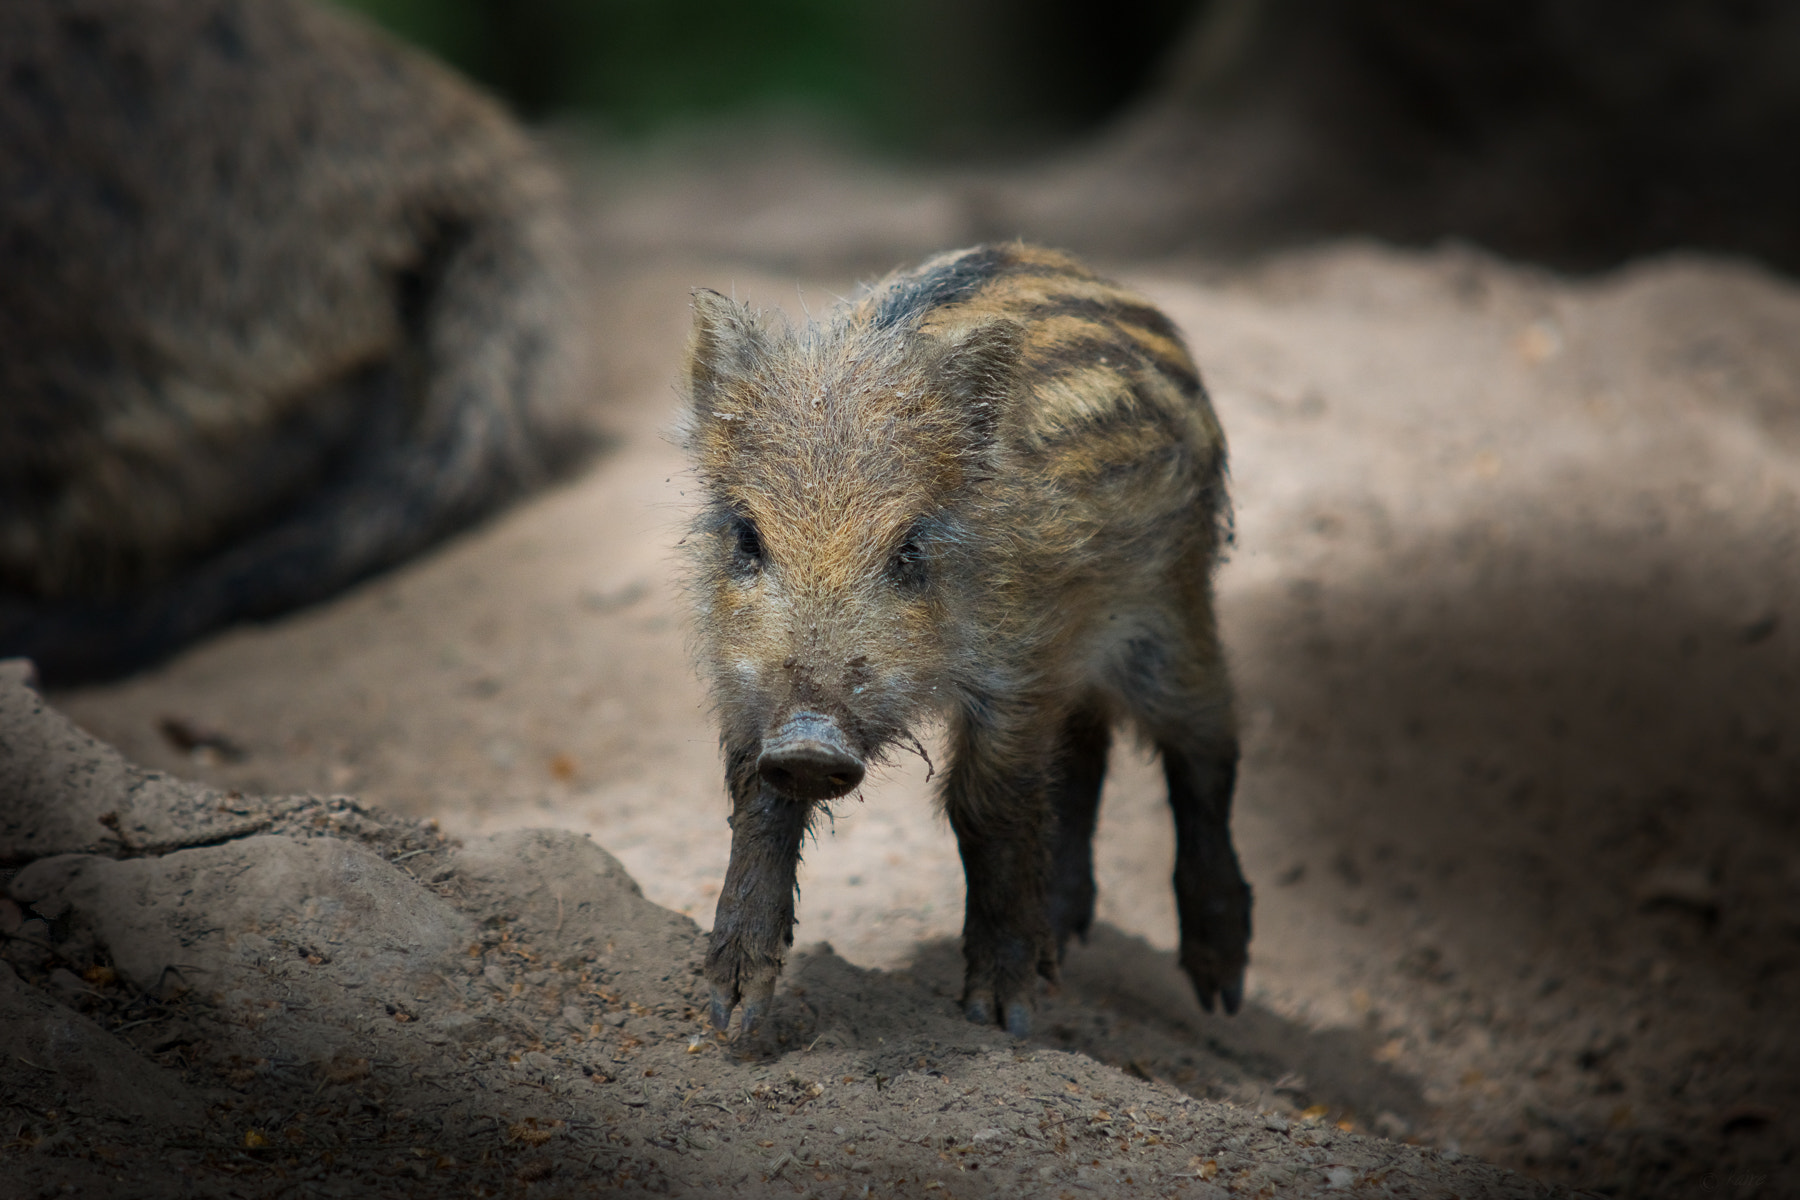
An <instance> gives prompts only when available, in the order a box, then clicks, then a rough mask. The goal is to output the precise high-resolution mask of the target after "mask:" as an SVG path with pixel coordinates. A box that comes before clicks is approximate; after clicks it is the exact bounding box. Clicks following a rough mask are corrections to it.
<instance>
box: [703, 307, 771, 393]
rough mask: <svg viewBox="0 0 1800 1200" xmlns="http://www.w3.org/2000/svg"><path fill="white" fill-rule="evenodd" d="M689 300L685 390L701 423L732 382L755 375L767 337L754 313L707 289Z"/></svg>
mask: <svg viewBox="0 0 1800 1200" xmlns="http://www.w3.org/2000/svg"><path fill="white" fill-rule="evenodd" d="M693 299H694V329H693V332H692V333H691V334H690V335H689V337H688V352H687V371H686V375H687V389H686V390H687V396H688V403H689V405H690V406H691V407H692V409H693V413H694V416H696V417H698V418H700V419H702V420H704V419H706V418H707V417H710V416H711V415H712V410H713V404H714V402H715V401H716V400H717V399H718V396H719V393H720V391H721V390H723V389H724V388H725V387H726V386H727V384H728V383H729V382H730V381H731V380H732V379H733V378H743V377H747V376H750V375H752V374H754V373H755V371H756V368H757V364H758V362H759V360H760V359H761V358H762V357H763V356H764V355H765V354H766V353H767V350H768V333H767V331H766V330H765V329H764V328H763V326H762V322H761V321H759V320H758V319H757V316H756V314H755V313H753V312H751V311H750V310H749V309H748V308H746V307H744V306H743V305H742V304H739V303H738V302H737V301H735V300H729V299H727V298H726V297H724V296H721V295H720V294H719V293H717V292H715V291H712V290H711V289H710V288H696V289H694V292H693Z"/></svg>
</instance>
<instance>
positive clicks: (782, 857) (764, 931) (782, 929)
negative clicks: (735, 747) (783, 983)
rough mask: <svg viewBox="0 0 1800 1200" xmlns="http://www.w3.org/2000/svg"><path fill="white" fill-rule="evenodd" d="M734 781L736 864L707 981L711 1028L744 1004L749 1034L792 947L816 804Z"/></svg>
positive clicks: (752, 780)
mask: <svg viewBox="0 0 1800 1200" xmlns="http://www.w3.org/2000/svg"><path fill="white" fill-rule="evenodd" d="M746 775H747V776H748V777H747V778H746V777H745V776H746ZM733 776H734V778H733V779H732V781H731V782H732V789H731V790H732V799H733V804H732V814H731V865H730V866H729V867H728V868H727V869H726V871H725V886H724V890H723V891H721V892H720V893H719V908H718V912H717V914H716V915H715V916H714V918H713V932H712V947H711V949H710V950H708V951H707V955H706V980H707V982H708V983H709V984H711V985H712V1011H711V1014H710V1015H711V1017H712V1023H713V1025H714V1027H715V1028H718V1029H724V1028H725V1027H726V1026H727V1025H729V1024H730V1023H731V1011H732V1009H734V1008H736V1007H737V1006H738V1004H739V1003H740V1002H742V1004H743V1006H744V1018H743V1022H742V1024H741V1025H740V1026H739V1032H740V1034H743V1035H748V1034H750V1033H752V1032H754V1031H755V1029H756V1024H757V1021H758V1020H759V1019H760V1018H761V1017H762V1015H763V1013H764V1012H766V1011H767V1010H768V1006H769V1000H770V998H771V997H772V996H773V995H774V994H775V980H776V979H777V978H778V977H779V976H780V974H781V964H782V961H783V959H784V958H786V956H787V950H788V947H790V946H792V945H793V944H794V873H795V870H796V868H797V867H798V865H799V862H800V838H801V836H802V835H803V834H804V833H805V832H806V825H807V819H808V817H809V816H810V815H811V809H812V805H811V804H809V803H807V802H805V801H801V800H795V799H792V798H790V797H787V796H783V795H781V794H780V793H779V792H776V791H775V790H774V789H773V788H771V787H769V786H768V785H767V784H765V783H764V782H762V780H760V779H758V778H757V777H756V776H755V775H754V774H751V773H748V772H745V773H739V772H733Z"/></svg>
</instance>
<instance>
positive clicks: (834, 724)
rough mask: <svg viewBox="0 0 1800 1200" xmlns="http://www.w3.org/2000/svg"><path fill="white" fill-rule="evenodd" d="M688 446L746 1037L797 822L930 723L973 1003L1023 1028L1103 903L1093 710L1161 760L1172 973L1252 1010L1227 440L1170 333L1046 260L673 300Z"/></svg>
mask: <svg viewBox="0 0 1800 1200" xmlns="http://www.w3.org/2000/svg"><path fill="white" fill-rule="evenodd" d="M684 384H685V389H686V393H687V399H688V412H687V418H686V425H685V431H684V436H685V440H686V443H687V447H688V449H689V451H690V453H691V455H692V457H693V461H694V465H695V468H696V471H697V473H698V475H699V478H700V481H701V484H702V486H703V494H704V504H703V508H702V510H701V512H700V513H699V515H698V517H697V520H696V523H695V528H694V530H693V531H692V533H691V535H690V536H689V538H688V539H687V546H688V548H689V550H690V562H691V577H690V588H691V592H692V596H693V600H694V607H695V625H696V630H695V631H696V638H695V642H696V646H697V650H698V655H699V658H700V661H701V667H702V671H703V672H704V673H705V674H706V675H707V676H708V677H709V679H710V684H711V689H712V695H713V701H714V704H715V707H716V709H717V713H718V717H719V722H720V740H721V742H722V744H723V747H724V754H725V774H726V785H727V788H728V790H729V792H730V795H731V802H732V816H731V827H732V841H731V861H730V866H729V868H728V869H727V871H726V876H725V883H724V888H723V890H722V891H721V893H720V896H719V907H718V913H717V917H716V920H715V922H714V926H713V934H712V944H711V949H710V952H709V954H708V956H707V961H706V975H707V979H708V980H709V982H710V983H711V985H712V1013H711V1015H712V1020H713V1023H714V1024H715V1025H716V1026H718V1027H719V1028H721V1029H723V1028H725V1027H726V1025H727V1024H728V1022H729V1021H730V1018H731V1013H732V1011H733V1009H734V1008H736V1007H737V1006H738V1005H739V1004H740V1003H741V1004H742V1005H743V1019H742V1023H741V1026H740V1028H741V1029H742V1030H744V1031H749V1030H751V1029H753V1028H754V1027H755V1025H756V1022H757V1019H758V1017H759V1016H760V1015H761V1014H762V1013H763V1012H764V1011H765V1009H766V1006H767V1005H768V1002H769V999H770V997H771V995H772V994H773V992H774V988H775V981H776V978H777V976H778V975H779V973H780V971H781V965H782V961H783V958H784V955H785V953H786V950H787V948H788V947H789V946H791V945H792V944H793V925H794V898H795V892H794V876H795V869H796V866H797V864H798V861H799V856H800V843H801V838H802V835H803V834H804V833H805V832H806V830H807V828H808V827H809V824H810V823H811V821H812V820H813V818H814V816H815V814H816V813H817V812H818V811H819V810H820V808H821V807H822V806H824V805H827V804H829V803H830V802H831V801H833V800H834V799H837V798H838V797H841V796H844V795H846V794H848V793H850V792H852V791H854V790H855V789H856V788H857V787H858V786H859V785H860V784H861V783H862V781H863V778H864V776H865V774H866V772H867V771H868V768H869V766H870V764H872V763H875V762H878V761H880V760H881V758H882V757H883V755H884V754H885V753H889V752H892V751H893V750H894V749H896V748H897V747H905V746H909V745H912V744H913V741H912V739H913V738H914V731H916V730H917V729H919V728H920V727H921V726H922V725H925V724H928V723H931V722H933V721H941V722H942V723H943V725H944V728H945V730H946V741H947V744H948V749H949V761H948V762H947V763H946V764H945V769H944V771H943V773H942V782H941V784H940V789H941V791H940V795H941V799H942V803H943V805H944V810H945V812H946V813H947V814H948V815H949V818H950V824H951V827H952V828H953V829H954V830H955V833H956V839H957V845H958V847H959V848H960V850H961V852H962V861H963V868H964V872H965V874H966V876H967V880H968V899H967V909H966V914H965V919H964V924H963V955H964V959H965V961H966V964H967V974H966V979H965V986H964V992H963V1006H964V1010H965V1011H966V1013H967V1015H968V1017H969V1019H970V1020H972V1021H977V1022H981V1023H987V1024H992V1023H994V1022H999V1023H1001V1024H1003V1025H1004V1026H1005V1027H1006V1028H1007V1029H1008V1030H1010V1031H1011V1032H1012V1033H1013V1034H1015V1035H1019V1036H1023V1035H1024V1034H1026V1033H1027V1032H1028V1031H1029V1029H1030V1024H1031V1012H1032V996H1033V992H1034V989H1035V980H1036V977H1038V976H1040V975H1041V976H1044V977H1046V978H1051V979H1054V977H1055V975H1056V971H1057V965H1058V963H1059V961H1060V959H1061V956H1062V951H1063V948H1064V946H1065V945H1066V943H1067V941H1068V939H1069V936H1070V935H1071V934H1075V935H1080V936H1085V935H1086V933H1087V930H1088V927H1089V925H1090V923H1091V922H1092V920H1093V915H1094V874H1093V852H1092V841H1093V834H1094V823H1095V817H1096V814H1097V811H1098V806H1099V801H1100V787H1101V781H1102V778H1103V776H1104V775H1105V771H1106V755H1107V750H1108V746H1109V744H1110V741H1111V736H1112V730H1113V728H1114V726H1115V725H1118V724H1121V723H1130V724H1132V725H1134V726H1135V727H1136V729H1137V730H1138V731H1139V732H1140V733H1141V734H1142V736H1143V737H1145V738H1146V739H1147V740H1148V741H1149V742H1150V743H1151V744H1152V745H1154V746H1155V747H1156V749H1157V751H1158V752H1159V753H1160V754H1161V757H1162V762H1163V769H1164V772H1165V775H1166V777H1167V780H1168V789H1169V804H1170V807H1171V808H1172V809H1173V810H1174V818H1175V893H1176V898H1177V903H1178V908H1179V911H1180V918H1181V963H1182V966H1183V967H1184V968H1186V970H1187V973H1188V975H1189V977H1190V978H1191V979H1192V980H1193V983H1194V987H1195V990H1196V991H1197V992H1198V994H1199V997H1200V1002H1201V1003H1202V1004H1203V1005H1205V1006H1206V1007H1207V1008H1208V1009H1209V1010H1210V1009H1211V1008H1212V1006H1213V1003H1214V1000H1215V998H1216V999H1217V1000H1218V1001H1219V1002H1221V1003H1223V1005H1224V1007H1225V1010H1226V1011H1227V1012H1235V1011H1237V1008H1238V1005H1239V1003H1240V1002H1241V1000H1242V997H1243V979H1244V967H1245V963H1246V961H1247V946H1248V943H1249V938H1250V889H1249V887H1248V886H1247V885H1246V884H1245V882H1244V878H1243V875H1242V873H1241V872H1240V870H1239V868H1238V862H1237V855H1236V852H1235V851H1234V850H1233V848H1232V844H1231V834H1230V829H1229V820H1230V809H1231V793H1232V786H1233V783H1234V780H1235V777H1236V770H1237V756H1238V753H1237V738H1236V733H1235V728H1234V724H1233V719H1232V703H1231V687H1230V683H1229V680H1228V679H1227V676H1226V670H1225V663H1224V660H1223V658H1222V656H1221V653H1220V649H1219V642H1218V635H1217V630H1216V626H1215V622H1214V619H1213V604H1212V573H1213V568H1214V565H1215V563H1216V562H1217V560H1218V557H1219V551H1220V547H1221V544H1222V542H1223V541H1224V540H1225V538H1226V536H1227V534H1228V526H1229V521H1230V517H1229V508H1228V504H1227V499H1226V494H1225V439H1224V436H1223V434H1222V433H1221V431H1220V429H1219V423H1218V420H1217V419H1216V418H1215V416H1214V415H1213V410H1212V406H1211V405H1210V403H1209V402H1208V401H1207V398H1206V393H1205V390H1204V389H1203V388H1202V386H1201V382H1200V376H1199V373H1198V372H1197V371H1196V370H1195V367H1194V364H1193V362H1192V360H1191V359H1190V358H1189V356H1188V352H1187V349H1186V347H1185V346H1184V345H1183V342H1182V339H1181V335H1180V334H1179V332H1178V331H1177V330H1176V328H1175V326H1174V325H1173V324H1172V323H1171V322H1170V321H1169V319H1168V318H1167V317H1166V316H1164V315H1163V314H1162V313H1161V312H1160V311H1158V310H1157V309H1156V308H1155V307H1153V306H1152V305H1150V304H1149V303H1148V302H1146V301H1145V300H1143V299H1142V298H1140V297H1138V296H1136V295H1133V294H1132V293H1130V292H1128V291H1126V290H1124V289H1122V288H1120V287H1118V286H1116V285H1115V284H1112V283H1109V282H1107V281H1106V280H1104V279H1101V278H1099V277H1098V276H1096V275H1095V274H1093V273H1092V272H1090V271H1089V270H1087V269H1086V268H1085V267H1083V266H1082V265H1080V264H1079V263H1077V262H1076V261H1075V260H1073V259H1072V258H1070V257H1068V256H1067V255H1065V254H1062V253H1059V252H1056V251H1053V250H1046V249H1041V248H1038V247H1033V246H1028V245H1023V244H1010V245H993V246H979V247H976V248H974V249H969V250H961V251H956V252H952V253H948V254H944V255H940V256H939V257H936V258H933V259H931V260H930V261H928V262H926V263H924V264H923V265H922V266H919V267H917V268H916V269H913V270H909V271H903V272H900V273H897V274H895V275H892V276H890V277H889V278H887V279H886V280H883V281H882V282H881V283H879V284H877V285H875V286H874V287H873V288H871V289H870V290H869V292H868V293H867V294H866V295H864V296H863V297H862V298H860V299H859V300H857V301H855V302H854V303H849V304H846V305H844V306H843V307H841V308H840V309H838V310H836V311H834V312H833V313H831V314H830V315H829V316H827V317H826V318H824V319H823V320H819V321H815V322H810V323H808V324H806V325H804V326H796V325H794V324H791V323H789V322H787V321H785V320H782V319H779V318H777V317H771V316H768V315H765V314H760V313H757V312H753V311H751V310H750V309H748V308H746V307H745V306H743V305H741V304H739V303H736V302H734V301H732V300H730V299H727V298H726V297H724V296H722V295H719V294H718V293H716V292H711V291H704V290H702V291H697V292H695V293H694V327H693V334H692V338H691V341H690V344H689V348H688V357H687V365H686V371H685V379H684Z"/></svg>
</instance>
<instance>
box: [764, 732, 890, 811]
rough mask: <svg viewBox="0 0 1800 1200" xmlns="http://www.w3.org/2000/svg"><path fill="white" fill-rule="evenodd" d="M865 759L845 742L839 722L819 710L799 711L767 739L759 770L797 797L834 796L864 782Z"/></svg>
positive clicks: (780, 789) (766, 779)
mask: <svg viewBox="0 0 1800 1200" xmlns="http://www.w3.org/2000/svg"><path fill="white" fill-rule="evenodd" d="M863 769H864V768H863V760H862V758H861V757H860V756H859V755H857V754H856V753H855V752H854V751H852V750H851V749H850V747H849V746H847V745H845V743H844V734H843V731H842V730H841V729H839V728H838V723H837V722H836V721H834V720H832V719H831V718H830V717H827V716H824V715H822V714H820V713H815V712H803V713H796V714H794V716H793V717H791V718H789V720H788V723H787V724H785V725H783V726H782V727H781V729H780V730H779V731H778V732H777V733H776V734H775V735H774V736H773V737H769V738H766V739H764V741H763V747H762V754H761V756H760V757H758V758H757V760H756V773H757V774H758V775H760V776H761V777H762V780H763V782H764V783H766V784H768V785H769V786H770V787H772V788H774V789H775V790H776V791H778V792H780V793H781V794H782V795H784V796H792V797H793V798H794V799H796V800H833V799H836V798H837V797H839V796H842V795H844V794H845V793H846V792H849V791H852V790H853V789H855V787H856V785H857V784H859V783H861V782H862V778H863Z"/></svg>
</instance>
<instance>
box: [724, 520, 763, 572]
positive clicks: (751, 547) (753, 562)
mask: <svg viewBox="0 0 1800 1200" xmlns="http://www.w3.org/2000/svg"><path fill="white" fill-rule="evenodd" d="M731 526H732V528H731V536H732V553H733V555H734V556H735V557H736V558H737V560H738V561H739V562H740V563H741V564H743V565H744V566H746V567H751V568H755V567H760V566H761V565H762V561H763V544H762V536H761V535H760V534H758V533H757V532H756V522H754V521H752V520H751V519H750V518H749V517H745V516H734V517H733V518H732V519H731Z"/></svg>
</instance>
